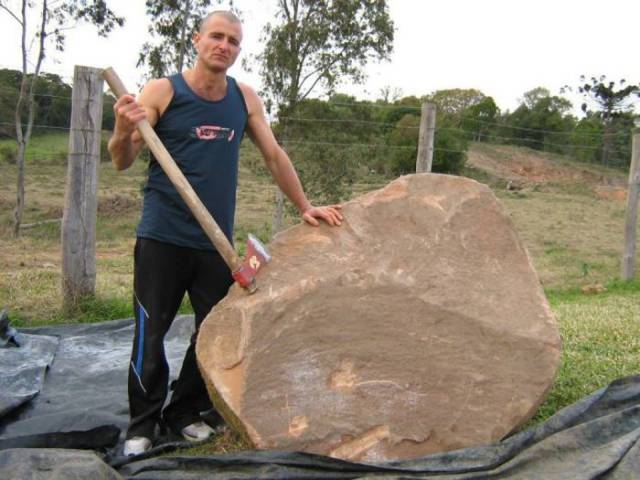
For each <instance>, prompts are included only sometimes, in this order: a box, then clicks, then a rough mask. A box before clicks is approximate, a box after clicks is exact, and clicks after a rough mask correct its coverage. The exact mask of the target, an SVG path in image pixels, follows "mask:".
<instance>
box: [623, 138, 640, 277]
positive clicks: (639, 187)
mask: <svg viewBox="0 0 640 480" xmlns="http://www.w3.org/2000/svg"><path fill="white" fill-rule="evenodd" d="M631 152H632V153H631V167H630V168H629V188H628V189H627V210H626V214H625V222H624V252H623V254H622V280H632V279H633V277H634V275H635V263H636V225H637V221H638V199H639V195H638V194H639V193H640V133H636V134H634V135H633V145H632V150H631Z"/></svg>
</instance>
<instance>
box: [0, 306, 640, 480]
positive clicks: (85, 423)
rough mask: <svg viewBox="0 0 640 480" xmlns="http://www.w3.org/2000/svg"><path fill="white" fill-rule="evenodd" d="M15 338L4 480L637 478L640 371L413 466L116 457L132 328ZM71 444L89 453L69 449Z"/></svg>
mask: <svg viewBox="0 0 640 480" xmlns="http://www.w3.org/2000/svg"><path fill="white" fill-rule="evenodd" d="M192 322H193V320H192V318H190V317H180V318H178V319H177V321H176V322H175V323H174V327H172V329H171V331H170V332H169V334H168V336H167V342H166V349H167V355H168V358H169V362H170V365H171V367H172V371H173V372H175V371H176V370H177V367H178V365H179V363H180V361H181V357H182V354H183V352H184V349H185V348H186V344H187V342H188V339H189V337H190V335H191V331H192ZM19 333H20V340H21V347H20V348H16V347H6V348H1V349H0V478H2V479H4V478H34V479H39V478H43V479H44V478H47V479H57V478H60V479H62V478H65V479H66V478H88V477H91V478H92V480H100V479H103V478H104V479H112V478H113V479H115V478H131V479H191V478H194V479H195V478H198V479H201V478H220V479H231V478H237V479H245V478H246V479H250V478H256V479H257V478H282V479H289V478H304V479H311V478H313V479H333V478H335V479H341V478H345V479H346V478H349V479H350V478H438V479H476V478H514V479H515V478H523V479H524V478H527V479H537V478H540V479H543V478H544V479H556V478H557V479H596V478H611V479H618V478H624V479H629V478H640V442H639V440H640V376H635V377H630V378H626V379H621V380H618V381H616V382H613V383H612V384H611V385H609V386H608V387H606V388H603V389H602V390H600V391H598V392H596V393H594V394H593V395H590V396H589V397H586V398H584V399H583V400H581V401H579V402H577V403H576V404H574V405H571V406H569V407H567V408H565V409H563V410H562V411H560V412H558V413H557V414H556V415H554V416H553V417H552V418H551V419H549V420H548V421H547V422H545V423H544V424H541V425H538V426H535V427H532V428H529V429H527V430H525V431H523V432H520V433H518V434H516V435H513V436H511V437H510V438H507V439H505V440H503V441H502V442H499V443H496V444H494V445H488V446H483V447H476V448H467V449H463V450H458V451H454V452H447V453H443V454H437V455H430V456H428V457H424V458H421V459H418V460H413V461H404V462H392V463H387V464H384V465H363V464H357V463H350V462H343V461H339V460H334V459H331V458H327V457H322V456H316V455H309V454H303V453H296V452H254V451H248V452H241V453H235V454H227V455H214V456H208V457H168V456H160V457H158V455H159V454H161V453H165V452H168V451H171V450H173V449H175V448H176V447H178V446H181V445H184V443H181V442H174V443H165V444H163V445H160V446H159V447H156V448H154V449H153V450H152V451H151V452H149V453H147V454H145V455H144V456H143V457H138V458H136V459H125V458H122V457H121V456H119V455H118V452H119V448H120V445H121V440H122V434H121V432H122V431H123V430H124V428H126V422H127V401H126V375H127V365H128V359H129V354H130V349H131V339H132V336H133V321H132V320H122V321H114V322H105V323H101V324H91V325H73V326H56V327H47V328H40V329H30V330H23V331H20V332H19ZM54 447H55V448H54ZM78 448H81V449H92V450H95V451H96V453H92V452H87V451H82V450H73V449H78ZM108 464H110V466H109V465H108ZM27 472H28V474H27ZM88 472H91V473H88Z"/></svg>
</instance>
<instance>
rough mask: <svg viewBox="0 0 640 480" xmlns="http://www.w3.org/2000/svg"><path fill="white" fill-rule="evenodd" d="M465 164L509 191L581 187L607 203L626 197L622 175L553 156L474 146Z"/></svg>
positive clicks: (529, 151)
mask: <svg viewBox="0 0 640 480" xmlns="http://www.w3.org/2000/svg"><path fill="white" fill-rule="evenodd" d="M467 163H468V165H469V166H470V167H472V168H476V169H479V170H483V171H485V172H486V173H488V174H489V175H491V176H493V177H496V178H499V179H502V180H504V181H505V182H507V184H508V188H509V189H514V190H519V189H526V188H536V187H539V186H549V185H559V186H563V185H564V186H566V185H572V186H575V185H581V186H582V187H583V188H584V189H585V190H586V191H589V192H590V193H592V194H594V195H595V196H597V197H599V198H603V199H607V200H609V199H610V200H619V199H620V197H625V196H626V180H625V176H624V174H623V173H622V172H619V173H618V172H616V171H606V172H605V171H604V170H603V171H600V169H599V168H598V167H597V166H583V165H581V164H579V163H570V164H569V163H567V162H566V161H562V160H561V159H559V158H557V156H555V155H553V154H549V153H544V152H538V151H534V150H530V149H526V148H516V147H513V146H507V145H487V144H474V145H472V146H471V148H470V149H469V152H468V159H467Z"/></svg>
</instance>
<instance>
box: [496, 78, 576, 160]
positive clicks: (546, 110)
mask: <svg viewBox="0 0 640 480" xmlns="http://www.w3.org/2000/svg"><path fill="white" fill-rule="evenodd" d="M521 102H522V103H521V104H520V106H519V107H518V108H517V109H516V110H515V111H514V112H513V113H511V114H509V115H508V116H507V117H506V126H507V129H506V130H507V135H508V137H509V139H511V140H515V142H514V143H516V144H518V145H524V146H527V147H530V148H534V149H536V150H546V151H555V152H558V153H566V150H568V146H569V145H568V141H567V137H568V136H569V133H570V132H571V131H572V130H573V127H574V121H575V119H574V118H573V117H571V116H570V115H569V114H568V113H569V111H570V110H571V102H569V101H568V100H567V99H566V98H563V97H558V96H554V95H551V92H550V91H549V90H548V89H546V88H543V87H537V88H534V89H533V90H529V91H528V92H526V93H525V94H524V95H523V98H522V100H521Z"/></svg>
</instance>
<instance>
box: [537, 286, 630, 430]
mask: <svg viewBox="0 0 640 480" xmlns="http://www.w3.org/2000/svg"><path fill="white" fill-rule="evenodd" d="M605 287H606V288H607V291H606V292H604V293H601V294H597V295H585V294H584V293H582V292H581V291H580V290H579V289H575V288H573V289H567V290H552V291H549V292H547V297H548V299H549V302H550V304H551V307H552V309H553V312H554V314H555V315H556V319H557V322H558V327H559V329H560V335H561V337H562V358H561V363H560V369H559V371H558V375H557V378H556V382H555V384H554V386H553V389H552V390H551V392H550V394H549V396H548V397H547V399H546V401H545V402H544V403H543V404H542V406H541V407H540V409H539V411H538V413H537V415H536V416H535V417H534V419H533V422H532V423H537V422H540V421H543V420H545V419H547V418H548V417H550V416H551V415H553V414H554V413H555V412H557V411H558V410H560V409H561V408H563V407H566V406H568V405H570V404H572V403H574V402H576V401H577V400H579V399H581V398H583V397H584V396H586V395H589V394H591V393H593V392H595V391H596V390H598V389H600V388H602V387H604V386H606V385H607V384H609V383H610V382H612V381H613V380H616V379H618V378H622V377H626V376H630V375H637V374H638V373H639V372H640V303H639V301H638V299H639V298H640V282H639V281H634V282H619V281H615V282H611V283H609V284H607V285H605Z"/></svg>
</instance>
